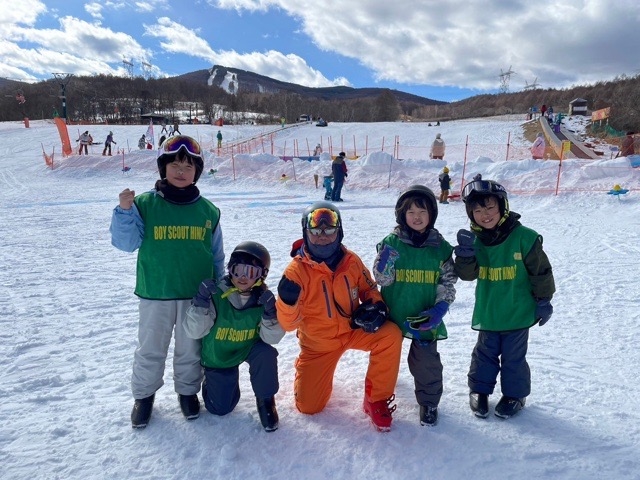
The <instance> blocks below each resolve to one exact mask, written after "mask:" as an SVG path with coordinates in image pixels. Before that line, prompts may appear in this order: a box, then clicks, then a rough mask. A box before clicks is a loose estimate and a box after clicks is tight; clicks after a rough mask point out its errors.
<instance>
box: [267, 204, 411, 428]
mask: <svg viewBox="0 0 640 480" xmlns="http://www.w3.org/2000/svg"><path fill="white" fill-rule="evenodd" d="M302 236H303V238H302V239H301V240H298V241H296V242H295V243H294V244H293V249H292V252H291V255H292V257H293V260H292V261H291V262H290V263H289V265H288V266H287V267H286V268H285V271H284V275H283V276H282V279H281V280H280V283H279V284H278V300H277V302H276V306H277V308H278V321H279V322H280V325H282V328H284V329H285V330H286V331H293V330H297V336H298V342H299V344H300V354H299V356H298V358H297V360H296V362H295V368H296V377H295V383H294V385H293V389H294V396H295V402H296V408H297V409H298V410H299V411H300V412H302V413H306V414H310V415H311V414H314V413H318V412H321V411H322V410H323V409H324V407H325V406H326V405H327V402H329V399H330V398H331V391H332V389H333V375H334V372H335V369H336V366H337V365H338V361H339V360H340V358H341V357H342V355H343V354H344V353H345V352H346V351H347V350H352V349H355V350H362V351H365V352H370V353H369V367H368V369H367V374H366V378H365V381H364V401H363V403H362V408H363V410H364V411H365V413H366V414H367V415H369V417H370V419H371V422H372V423H373V425H374V426H375V428H376V429H377V430H378V431H382V432H386V431H389V430H390V429H391V421H392V413H393V411H394V410H395V405H393V406H390V405H391V403H392V402H393V400H394V398H395V395H394V393H393V392H394V389H395V386H396V381H397V379H398V370H399V369H400V354H401V351H402V334H401V333H400V329H399V328H398V327H397V326H396V325H395V324H394V323H393V322H389V321H387V308H386V305H385V304H384V302H382V296H381V295H380V292H379V291H378V289H377V285H376V283H375V282H374V281H373V279H372V278H371V275H370V273H369V270H368V269H367V267H365V266H364V264H363V263H362V260H361V259H360V257H358V256H357V255H356V254H355V253H354V252H352V251H350V250H348V249H347V248H346V247H344V246H343V245H342V238H343V230H342V219H341V216H340V211H339V210H338V209H337V208H336V207H335V206H334V204H333V203H331V202H327V201H319V202H315V203H313V204H312V205H310V206H309V207H307V209H306V210H305V211H304V213H303V215H302Z"/></svg>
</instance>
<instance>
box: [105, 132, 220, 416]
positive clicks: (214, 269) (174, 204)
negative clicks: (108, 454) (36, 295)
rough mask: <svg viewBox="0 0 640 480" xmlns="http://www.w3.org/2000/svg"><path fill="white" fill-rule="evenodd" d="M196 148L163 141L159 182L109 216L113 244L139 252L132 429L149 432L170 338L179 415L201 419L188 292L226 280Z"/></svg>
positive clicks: (187, 141) (125, 194) (215, 214)
mask: <svg viewBox="0 0 640 480" xmlns="http://www.w3.org/2000/svg"><path fill="white" fill-rule="evenodd" d="M202 155H203V153H202V150H201V148H200V145H199V144H198V142H196V141H195V140H194V139H193V138H191V137H187V136H184V135H183V136H176V137H172V138H171V139H169V140H167V141H166V142H165V143H164V145H163V148H162V150H161V153H160V155H159V156H158V159H157V164H158V171H159V173H160V178H161V179H160V180H158V181H157V182H156V184H155V187H154V188H153V190H151V191H149V192H146V193H143V194H141V195H138V196H136V195H135V192H134V191H132V190H129V189H128V188H127V189H125V190H123V191H122V192H121V193H120V204H119V205H118V206H117V207H116V208H115V209H114V211H113V215H112V218H111V228H110V231H111V243H112V244H113V245H114V246H115V247H116V248H118V249H120V250H123V251H125V252H134V251H135V250H138V261H137V268H136V270H137V272H136V288H135V292H134V293H135V294H136V295H137V296H138V297H140V305H139V315H140V319H139V324H138V347H137V348H136V351H135V355H134V358H133V375H132V377H131V389H132V393H133V398H134V400H135V401H134V405H133V410H132V412H131V424H132V426H133V427H134V428H144V427H146V426H147V423H148V422H149V419H150V417H151V411H152V409H153V402H154V398H155V392H156V391H157V390H158V389H159V388H160V387H161V386H162V385H163V383H164V380H163V376H164V367H165V361H166V358H167V353H168V350H169V344H170V343H171V337H172V336H173V337H174V341H175V344H174V352H173V381H174V388H175V391H176V393H177V394H178V401H179V404H180V408H181V410H182V413H183V415H184V416H185V417H186V418H187V419H188V420H192V419H195V418H198V415H199V412H200V402H199V400H198V396H197V393H198V391H199V390H200V385H201V384H202V378H203V372H202V367H201V366H200V341H199V340H193V339H191V338H189V337H187V335H186V333H185V331H184V328H183V326H182V323H183V319H184V315H185V312H186V311H187V308H189V306H190V305H191V298H192V297H193V292H196V291H198V286H199V285H200V283H201V282H202V281H203V280H205V279H208V278H221V277H222V276H223V275H224V250H223V242H222V232H221V229H220V210H219V209H218V207H216V206H215V205H214V204H213V203H211V202H210V201H209V200H207V199H206V198H204V197H202V196H200V192H199V190H198V187H196V185H195V184H196V182H197V181H198V178H200V175H201V174H202V170H203V168H204V161H203V157H202Z"/></svg>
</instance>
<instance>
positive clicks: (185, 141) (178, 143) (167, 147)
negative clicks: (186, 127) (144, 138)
mask: <svg viewBox="0 0 640 480" xmlns="http://www.w3.org/2000/svg"><path fill="white" fill-rule="evenodd" d="M181 148H184V149H185V150H186V151H187V153H188V154H189V155H191V156H194V157H201V156H202V149H201V148H200V144H199V143H198V142H196V140H195V139H193V138H191V137H188V136H186V135H178V136H175V137H169V138H168V139H167V140H165V142H164V143H163V144H162V151H163V153H168V154H174V153H178V152H179V151H180V149H181Z"/></svg>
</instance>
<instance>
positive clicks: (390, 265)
mask: <svg viewBox="0 0 640 480" xmlns="http://www.w3.org/2000/svg"><path fill="white" fill-rule="evenodd" d="M398 257H400V254H399V253H398V251H397V250H396V249H395V248H393V247H391V246H389V245H386V244H385V245H384V246H383V247H382V250H380V253H379V254H378V258H377V260H376V262H375V264H374V265H373V276H374V277H375V279H376V281H377V282H378V284H380V286H381V287H388V286H389V285H391V284H392V283H393V282H394V281H395V280H396V267H395V263H396V260H397V259H398Z"/></svg>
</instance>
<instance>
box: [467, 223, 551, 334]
mask: <svg viewBox="0 0 640 480" xmlns="http://www.w3.org/2000/svg"><path fill="white" fill-rule="evenodd" d="M538 237H539V235H538V233H536V232H535V231H533V230H531V229H530V228H527V227H524V226H522V225H519V226H518V227H516V228H515V229H514V230H513V231H512V232H511V233H510V234H509V236H508V237H507V238H506V239H505V241H504V242H502V243H501V244H499V245H495V246H491V247H488V246H486V245H483V244H482V243H481V242H480V241H479V240H478V239H476V240H475V248H476V259H477V261H478V267H479V273H478V279H477V284H476V303H475V307H474V309H473V320H472V324H471V328H473V329H474V330H487V331H492V332H503V331H510V330H518V329H522V328H529V327H530V326H531V325H533V324H534V323H535V308H536V301H535V299H534V298H533V295H532V294H531V282H530V281H529V274H528V273H527V270H526V268H525V265H524V260H523V259H524V257H525V256H526V255H527V254H528V253H529V252H530V251H531V249H532V248H533V245H534V243H535V242H536V240H537V239H538Z"/></svg>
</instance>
